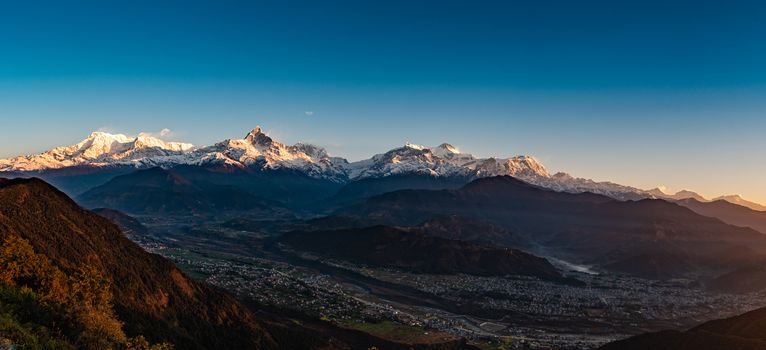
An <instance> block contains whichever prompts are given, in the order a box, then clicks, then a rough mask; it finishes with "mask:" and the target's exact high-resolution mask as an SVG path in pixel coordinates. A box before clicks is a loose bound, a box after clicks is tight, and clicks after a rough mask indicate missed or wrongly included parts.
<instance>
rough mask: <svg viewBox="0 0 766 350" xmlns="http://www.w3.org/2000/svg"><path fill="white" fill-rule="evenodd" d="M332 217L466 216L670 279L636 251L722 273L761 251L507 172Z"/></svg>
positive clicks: (658, 210) (568, 254)
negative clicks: (459, 186)
mask: <svg viewBox="0 0 766 350" xmlns="http://www.w3.org/2000/svg"><path fill="white" fill-rule="evenodd" d="M336 215H340V216H348V217H356V218H364V219H365V220H367V222H368V223H375V224H387V225H396V226H415V225H418V224H420V223H422V222H425V221H428V220H431V219H433V218H436V217H443V216H449V215H457V216H461V217H467V218H472V219H476V220H480V221H485V222H488V223H491V224H493V225H498V226H500V227H502V228H504V229H507V230H510V231H512V232H514V233H517V234H518V235H519V236H520V237H522V238H524V239H526V240H529V241H531V242H533V243H535V244H539V245H541V246H543V247H545V248H546V249H548V250H549V251H553V252H555V253H556V254H558V255H559V256H562V257H564V258H567V259H574V260H577V261H579V262H582V263H587V264H596V265H599V266H602V267H609V266H611V267H618V268H616V271H620V272H626V273H631V274H635V275H640V276H645V277H660V278H665V277H671V276H667V275H662V276H660V275H656V273H657V272H658V270H657V269H656V266H655V265H654V264H653V263H647V264H644V263H643V262H642V260H646V259H641V257H642V256H644V257H645V256H652V255H654V254H656V253H657V252H658V251H660V252H662V254H665V255H667V256H666V257H665V258H662V259H666V260H667V258H668V257H670V258H671V260H674V259H678V260H680V261H682V264H681V265H680V266H682V267H683V266H686V267H683V268H681V269H679V270H678V271H675V272H674V273H672V276H680V275H683V274H686V273H691V272H705V273H710V274H717V273H720V272H725V271H729V270H731V269H734V268H736V267H739V266H742V265H744V264H747V263H752V262H755V261H759V260H760V259H761V254H763V253H764V252H766V236H764V235H762V234H760V233H758V232H757V231H755V230H752V229H748V228H740V227H735V226H731V225H728V224H725V223H724V222H722V221H720V220H718V219H715V218H709V217H705V216H702V215H699V214H697V213H695V212H693V211H692V210H690V209H688V208H685V207H682V206H679V205H676V204H674V203H669V202H667V201H664V200H650V199H646V200H640V201H625V202H622V201H617V200H614V199H611V198H609V197H605V196H601V195H597V194H592V193H579V194H571V193H564V192H555V191H551V190H546V189H542V188H540V187H537V186H534V185H530V184H527V183H525V182H522V181H520V180H517V179H515V178H512V177H494V178H484V179H479V180H475V181H473V182H471V183H469V184H468V185H466V186H464V187H462V188H460V189H458V190H438V191H429V190H402V191H395V192H390V193H386V194H383V195H380V196H376V197H373V198H370V199H369V200H367V201H366V202H364V203H362V204H358V205H354V206H350V207H347V208H343V209H341V210H339V211H337V212H336ZM628 261H635V262H636V263H637V264H633V263H630V264H628V263H627V262H628ZM669 261H670V260H669ZM619 266H630V267H631V269H630V270H625V269H622V268H619Z"/></svg>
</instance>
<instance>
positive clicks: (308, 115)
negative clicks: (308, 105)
mask: <svg viewBox="0 0 766 350" xmlns="http://www.w3.org/2000/svg"><path fill="white" fill-rule="evenodd" d="M303 114H304V115H306V116H307V117H310V116H312V115H314V111H305V112H303Z"/></svg>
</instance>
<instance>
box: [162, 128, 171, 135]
mask: <svg viewBox="0 0 766 350" xmlns="http://www.w3.org/2000/svg"><path fill="white" fill-rule="evenodd" d="M168 135H170V129H168V128H164V129H162V130H160V136H161V137H165V136H168Z"/></svg>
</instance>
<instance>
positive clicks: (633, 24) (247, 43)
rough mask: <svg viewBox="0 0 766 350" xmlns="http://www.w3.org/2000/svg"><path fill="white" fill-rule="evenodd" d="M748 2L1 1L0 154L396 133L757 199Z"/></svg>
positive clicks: (757, 108)
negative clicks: (113, 139) (108, 143)
mask: <svg viewBox="0 0 766 350" xmlns="http://www.w3.org/2000/svg"><path fill="white" fill-rule="evenodd" d="M764 23H766V4H763V3H762V2H758V1H736V0H735V1H725V2H724V1H716V2H713V1H701V0H697V1H668V0H666V1H653V0H644V1H631V0H627V1H589V0H579V1H571V0H562V1H548V0H540V1H512V0H506V1H481V0H478V1H477V0H474V1H451V0H441V1H399V0H386V1H375V0H371V1H330V0H325V1H290V0H281V1H255V0H252V1H195V0H184V1H161V0H153V1H141V0H132V1H103V0H97V1H78V0H72V1H66V2H64V1H35V0H29V1H13V2H11V1H7V2H3V3H2V4H0V158H4V157H11V156H15V155H20V154H29V153H36V152H40V151H43V150H46V149H49V148H52V147H55V146H60V145H68V144H73V143H75V142H77V141H79V140H81V139H83V138H84V137H85V136H87V135H88V134H89V133H90V132H92V131H94V130H106V131H110V132H119V133H126V134H137V133H138V132H142V131H150V132H159V131H160V130H162V129H169V130H170V132H169V133H168V134H167V135H166V138H168V139H171V140H181V141H186V142H191V143H194V144H197V145H206V144H211V143H213V142H216V141H220V140H223V139H226V138H241V137H243V136H244V135H245V134H246V133H247V131H248V130H250V129H251V128H253V127H255V126H256V125H261V126H262V127H263V128H264V129H265V130H267V131H268V132H269V133H270V134H271V135H272V136H274V137H276V138H277V139H279V140H282V141H283V142H286V143H293V142H298V141H304V142H312V143H316V144H318V145H321V146H324V147H326V148H327V149H328V150H329V151H330V152H331V153H332V154H334V155H339V156H343V157H346V158H348V159H350V160H359V159H364V158H367V157H370V156H371V155H373V154H375V153H380V152H383V151H386V150H388V149H391V148H393V147H397V146H401V145H403V144H404V143H405V142H413V143H419V144H425V145H438V144H440V143H442V142H449V143H451V144H453V145H455V146H457V147H459V148H460V149H461V150H462V151H464V152H469V153H473V154H474V155H477V156H484V157H486V156H503V157H505V156H511V155H517V154H529V155H533V156H535V157H536V158H538V159H539V160H540V161H541V162H543V164H545V165H546V166H547V168H548V169H549V170H550V171H553V172H555V171H565V172H568V173H571V174H573V175H575V176H579V177H586V178H592V179H595V180H602V181H604V180H608V181H613V182H617V183H621V184H626V185H632V186H636V187H640V188H646V189H648V188H653V187H657V186H665V187H667V188H669V189H670V190H680V189H691V190H695V191H698V192H700V193H702V194H704V195H706V196H711V197H712V196H716V195H720V194H732V193H738V194H742V195H743V196H745V197H746V198H749V199H751V200H756V201H759V202H761V203H766V184H764V181H763V180H764V179H766V137H765V135H766V63H765V62H766V25H764Z"/></svg>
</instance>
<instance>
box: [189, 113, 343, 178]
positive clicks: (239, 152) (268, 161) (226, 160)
mask: <svg viewBox="0 0 766 350" xmlns="http://www.w3.org/2000/svg"><path fill="white" fill-rule="evenodd" d="M187 164H195V165H218V164H222V165H226V166H234V167H238V168H262V169H290V170H297V171H300V172H303V173H305V174H307V175H309V176H312V177H316V178H326V179H330V180H332V181H345V180H347V176H346V169H345V168H344V167H345V165H346V164H347V162H346V160H345V159H342V158H336V157H330V156H329V155H328V154H327V151H325V149H324V148H321V147H318V146H314V145H310V144H305V143H298V144H296V145H293V146H286V145H285V144H283V143H281V142H278V141H276V140H274V139H272V138H271V137H269V136H268V135H266V134H265V133H264V132H263V130H262V129H261V127H260V126H257V127H255V128H254V129H252V130H251V131H250V132H249V133H247V135H245V138H244V139H240V140H237V139H230V140H226V141H223V142H219V143H217V144H215V145H213V146H210V147H205V148H201V149H199V150H197V151H195V152H194V154H193V157H192V159H190V160H189V161H188V162H187Z"/></svg>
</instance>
